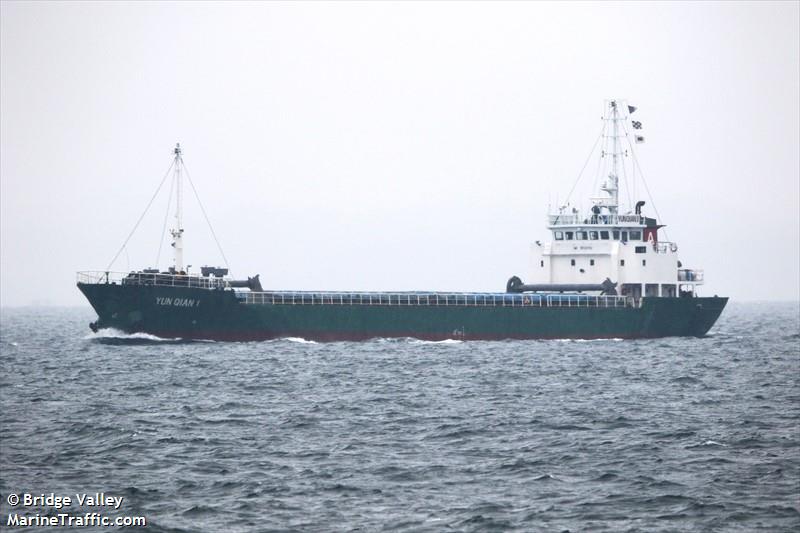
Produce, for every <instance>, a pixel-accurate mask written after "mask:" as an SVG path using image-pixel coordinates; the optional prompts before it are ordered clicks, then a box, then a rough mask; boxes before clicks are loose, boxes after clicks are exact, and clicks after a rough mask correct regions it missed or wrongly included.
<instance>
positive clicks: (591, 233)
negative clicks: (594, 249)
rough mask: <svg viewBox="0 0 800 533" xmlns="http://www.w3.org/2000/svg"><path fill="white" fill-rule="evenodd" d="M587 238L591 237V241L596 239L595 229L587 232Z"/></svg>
mask: <svg viewBox="0 0 800 533" xmlns="http://www.w3.org/2000/svg"><path fill="white" fill-rule="evenodd" d="M589 239H591V240H593V241H596V240H597V232H596V231H590V232H589Z"/></svg>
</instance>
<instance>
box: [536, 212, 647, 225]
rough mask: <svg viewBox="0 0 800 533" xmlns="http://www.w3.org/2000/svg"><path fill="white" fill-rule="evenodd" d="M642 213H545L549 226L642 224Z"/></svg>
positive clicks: (643, 221)
mask: <svg viewBox="0 0 800 533" xmlns="http://www.w3.org/2000/svg"><path fill="white" fill-rule="evenodd" d="M644 219H645V217H644V216H642V215H594V214H592V215H588V216H584V215H580V214H573V213H570V214H567V215H547V223H548V225H550V226H584V225H585V226H597V225H600V226H619V225H634V226H642V225H644V223H645V220H644Z"/></svg>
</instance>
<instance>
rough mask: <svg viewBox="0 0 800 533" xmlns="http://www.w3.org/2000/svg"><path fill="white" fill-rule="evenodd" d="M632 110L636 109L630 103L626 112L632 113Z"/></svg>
mask: <svg viewBox="0 0 800 533" xmlns="http://www.w3.org/2000/svg"><path fill="white" fill-rule="evenodd" d="M634 111H636V107H634V106H632V105H629V106H628V113H633V112H634Z"/></svg>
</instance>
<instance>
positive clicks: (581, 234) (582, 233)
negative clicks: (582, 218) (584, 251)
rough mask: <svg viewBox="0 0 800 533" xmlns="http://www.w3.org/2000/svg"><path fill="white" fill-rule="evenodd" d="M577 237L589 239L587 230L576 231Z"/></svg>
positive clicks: (581, 239)
mask: <svg viewBox="0 0 800 533" xmlns="http://www.w3.org/2000/svg"><path fill="white" fill-rule="evenodd" d="M575 238H576V239H577V240H579V241H585V240H587V236H586V232H585V231H576V232H575Z"/></svg>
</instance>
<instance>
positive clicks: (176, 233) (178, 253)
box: [169, 143, 184, 272]
mask: <svg viewBox="0 0 800 533" xmlns="http://www.w3.org/2000/svg"><path fill="white" fill-rule="evenodd" d="M174 153H175V162H174V165H175V173H174V179H175V192H176V202H175V203H176V206H175V228H173V229H171V230H169V232H170V234H171V235H172V247H173V249H174V252H175V271H176V272H183V271H184V268H183V187H182V184H181V165H183V158H181V143H177V144H176V145H175V150H174Z"/></svg>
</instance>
